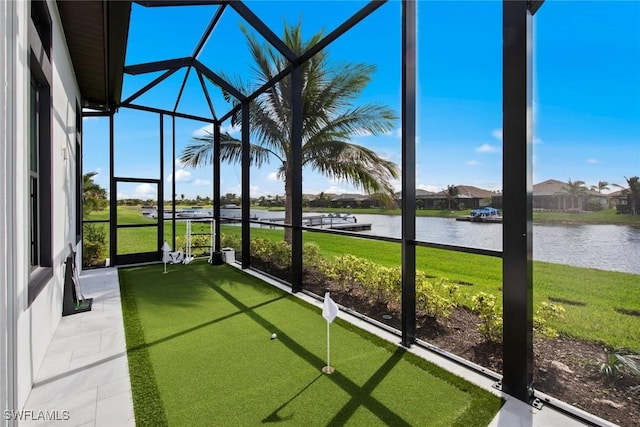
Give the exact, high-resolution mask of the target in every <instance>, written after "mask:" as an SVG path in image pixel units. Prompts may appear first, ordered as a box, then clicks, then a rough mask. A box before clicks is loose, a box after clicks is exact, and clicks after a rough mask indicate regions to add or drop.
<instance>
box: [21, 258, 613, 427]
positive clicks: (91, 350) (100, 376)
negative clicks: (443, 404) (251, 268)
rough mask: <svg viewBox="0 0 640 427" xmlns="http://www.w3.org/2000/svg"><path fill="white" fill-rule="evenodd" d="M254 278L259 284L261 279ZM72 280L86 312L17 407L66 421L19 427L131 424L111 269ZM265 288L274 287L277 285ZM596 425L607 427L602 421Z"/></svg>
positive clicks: (521, 409)
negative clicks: (64, 415)
mask: <svg viewBox="0 0 640 427" xmlns="http://www.w3.org/2000/svg"><path fill="white" fill-rule="evenodd" d="M261 279H263V280H264V278H263V277H261ZM80 280H81V283H82V290H83V293H84V295H85V296H86V297H93V309H92V310H91V311H90V312H87V313H81V314H75V315H73V316H67V317H63V318H62V320H61V322H60V324H59V326H58V328H57V330H56V332H55V334H54V336H53V339H52V341H51V344H50V345H49V349H48V351H47V355H46V357H45V360H44V362H43V364H42V366H41V367H40V370H39V372H38V374H37V377H36V382H35V384H34V385H33V389H32V391H31V394H30V395H29V398H28V400H27V403H26V405H25V407H24V408H23V409H25V410H33V411H38V410H49V411H51V410H59V411H62V410H68V411H69V412H68V419H67V420H55V421H23V422H21V423H20V426H29V427H30V426H51V427H63V426H82V427H85V426H86V427H89V426H95V427H102V426H105V427H128V426H135V418H134V412H133V403H132V397H131V385H130V382H129V371H128V364H127V354H126V344H125V337H124V328H123V321H122V310H121V306H120V289H119V285H118V274H117V270H116V269H115V268H105V269H98V270H89V271H85V272H83V273H82V274H81V276H80ZM267 281H268V280H267ZM272 284H273V285H275V286H278V287H281V285H279V284H278V283H277V282H272ZM284 289H285V290H287V289H286V288H284ZM298 295H299V296H300V297H301V298H302V299H305V300H307V301H308V302H310V303H312V304H315V305H318V306H320V305H321V304H322V303H321V301H318V300H316V299H314V298H311V297H309V296H307V295H304V294H298ZM339 316H340V317H342V318H344V319H346V320H348V321H351V322H352V323H355V324H356V325H358V326H360V327H362V328H363V329H366V330H369V331H370V332H372V333H374V334H376V335H379V336H381V337H382V338H384V339H387V340H389V341H391V342H394V343H398V342H399V338H398V337H397V336H396V335H393V334H391V333H388V332H386V331H384V330H381V329H379V328H377V327H375V326H372V325H371V324H369V323H367V322H364V321H363V320H361V319H359V318H357V317H354V316H351V315H349V314H348V313H345V312H343V311H341V312H340V313H339ZM410 351H412V352H414V353H416V354H418V355H420V356H422V357H424V358H426V359H427V360H430V361H432V362H433V363H435V364H437V365H440V366H442V367H444V368H445V369H447V370H449V371H451V372H453V373H455V374H457V375H460V376H462V377H464V378H465V379H467V380H468V381H471V382H473V383H474V384H477V385H479V386H481V387H483V388H485V389H487V390H489V391H491V392H492V393H495V394H498V395H501V392H500V391H498V390H496V389H495V388H493V383H494V381H493V380H492V379H490V378H487V377H486V376H484V375H482V374H479V373H477V372H475V371H473V370H471V369H468V368H466V367H463V366H461V365H459V364H457V363H454V362H452V361H450V360H449V359H446V358H444V357H441V356H439V355H438V354H435V353H433V352H430V351H427V350H425V349H422V348H420V347H418V346H414V347H412V349H411V350H410ZM503 397H504V398H505V399H506V403H505V405H504V406H503V407H502V409H501V410H500V412H499V413H498V414H497V415H496V417H495V418H494V420H493V421H492V422H491V424H490V427H525V426H526V427H533V426H540V427H554V426H558V427H560V426H561V427H573V426H576V427H577V426H583V425H587V424H584V423H581V422H580V421H577V420H576V419H574V418H572V417H568V416H566V415H564V414H563V413H562V412H560V411H558V410H556V409H554V408H552V407H550V406H544V407H543V408H542V409H541V410H538V409H534V408H533V407H531V406H529V405H526V404H524V403H522V402H520V401H518V400H517V399H514V398H511V397H510V396H507V395H503ZM601 424H602V425H613V424H609V423H607V422H606V421H604V420H602V423H601Z"/></svg>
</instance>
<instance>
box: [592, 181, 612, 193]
mask: <svg viewBox="0 0 640 427" xmlns="http://www.w3.org/2000/svg"><path fill="white" fill-rule="evenodd" d="M608 189H609V183H608V182H607V181H598V185H592V186H591V190H593V191H597V192H598V193H602V191H603V190H608Z"/></svg>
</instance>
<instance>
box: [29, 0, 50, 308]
mask: <svg viewBox="0 0 640 427" xmlns="http://www.w3.org/2000/svg"><path fill="white" fill-rule="evenodd" d="M31 6H32V10H31V21H32V22H30V31H29V48H30V51H31V53H30V57H29V68H30V71H31V83H30V86H29V110H28V111H29V136H28V137H29V141H28V145H27V147H28V157H27V158H28V161H29V182H28V185H27V189H28V193H29V194H28V200H29V212H28V217H29V219H28V220H29V242H28V244H29V266H30V274H29V292H28V302H29V304H31V303H32V302H33V300H35V298H36V297H37V296H38V294H39V293H40V291H42V289H43V288H44V286H45V285H46V284H47V283H48V282H49V279H50V278H51V277H52V275H53V272H52V269H51V265H52V251H51V83H50V82H51V62H50V60H49V58H50V57H51V53H50V51H51V18H50V15H49V12H48V9H47V6H46V4H45V3H44V2H42V1H36V2H32V3H31ZM43 51H44V52H45V53H46V55H42V54H41V53H42V52H43Z"/></svg>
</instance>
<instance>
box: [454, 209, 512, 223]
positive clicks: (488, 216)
mask: <svg viewBox="0 0 640 427" xmlns="http://www.w3.org/2000/svg"><path fill="white" fill-rule="evenodd" d="M456 221H469V222H486V223H501V222H502V214H501V213H500V211H499V210H498V209H496V208H492V207H490V206H487V207H484V208H478V209H472V210H471V213H470V214H469V215H467V216H459V217H457V218H456Z"/></svg>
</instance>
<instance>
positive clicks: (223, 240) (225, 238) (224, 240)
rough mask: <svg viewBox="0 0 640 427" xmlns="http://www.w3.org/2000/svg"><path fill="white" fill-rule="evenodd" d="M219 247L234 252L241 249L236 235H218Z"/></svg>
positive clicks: (238, 237)
mask: <svg viewBox="0 0 640 427" xmlns="http://www.w3.org/2000/svg"><path fill="white" fill-rule="evenodd" d="M220 247H223V248H233V249H234V250H235V251H236V252H240V249H241V248H242V243H241V241H240V236H238V235H237V234H224V233H220Z"/></svg>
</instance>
